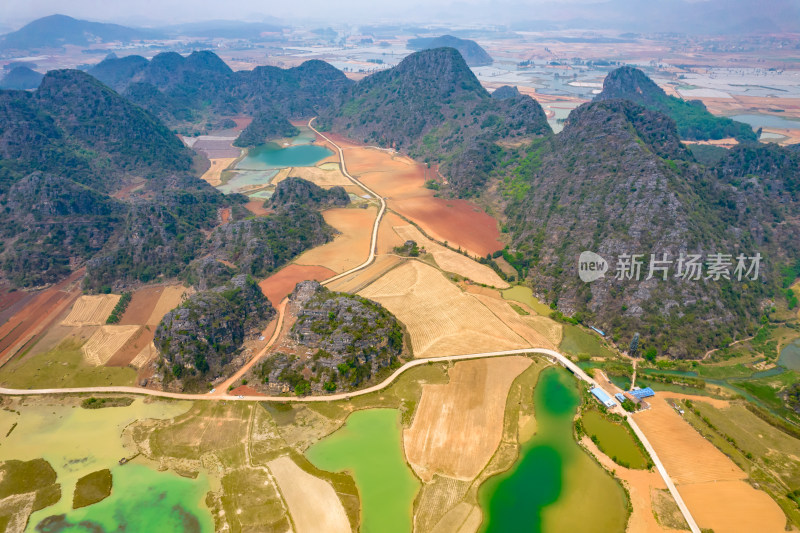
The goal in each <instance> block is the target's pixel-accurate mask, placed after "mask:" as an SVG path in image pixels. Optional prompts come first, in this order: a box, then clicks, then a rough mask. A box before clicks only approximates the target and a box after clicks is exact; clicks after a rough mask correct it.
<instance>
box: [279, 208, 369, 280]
mask: <svg viewBox="0 0 800 533" xmlns="http://www.w3.org/2000/svg"><path fill="white" fill-rule="evenodd" d="M376 215H377V209H376V208H375V207H369V208H367V209H357V208H350V209H348V208H338V209H328V210H327V211H325V212H323V213H322V216H323V217H324V218H325V222H327V223H328V224H330V225H331V226H333V227H334V228H336V229H337V230H338V231H339V232H340V234H339V235H336V236H335V237H334V239H333V241H331V242H329V243H327V244H323V245H322V246H317V247H315V248H312V249H311V250H308V251H306V252H304V253H303V254H302V255H301V256H300V257H298V258H297V260H296V261H295V262H296V263H297V264H298V265H316V266H322V267H325V268H329V269H330V270H333V271H334V272H336V273H339V272H345V271H346V270H349V269H351V268H353V267H356V266H358V265H360V264H361V263H363V262H364V261H365V260H366V259H367V256H368V255H369V245H370V239H371V237H372V225H373V223H374V222H375V216H376Z"/></svg>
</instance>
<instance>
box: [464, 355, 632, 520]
mask: <svg viewBox="0 0 800 533" xmlns="http://www.w3.org/2000/svg"><path fill="white" fill-rule="evenodd" d="M579 403H580V399H579V395H578V390H577V383H576V381H575V379H574V377H572V375H571V374H569V373H568V372H567V371H565V370H563V369H556V368H548V369H546V370H544V371H543V372H542V374H541V376H540V377H539V383H538V384H537V386H536V388H535V389H534V406H535V417H536V427H537V432H536V434H535V435H534V436H533V437H532V438H531V439H530V440H528V441H527V442H525V443H523V444H522V448H521V450H520V457H519V458H518V459H517V462H516V463H515V464H514V466H513V467H512V468H511V469H510V470H509V471H507V472H505V473H503V474H500V475H499V476H496V477H493V478H490V479H489V480H488V481H487V482H486V483H484V484H483V485H482V486H481V488H480V491H479V500H480V503H481V506H482V507H483V510H484V522H483V525H482V531H486V532H508V531H531V532H540V531H544V532H549V531H553V532H556V531H581V532H588V531H598V532H600V531H602V532H607V533H612V532H616V531H620V532H621V531H624V530H625V524H626V519H627V516H626V515H627V511H626V501H625V493H624V491H623V490H622V487H621V486H620V485H618V484H617V482H616V481H615V480H614V479H613V478H612V477H611V476H610V475H608V474H607V473H606V472H605V471H604V470H603V469H602V467H601V466H600V465H598V464H597V463H596V462H595V461H594V460H593V459H592V458H591V457H590V456H589V455H588V454H587V453H586V452H585V451H584V450H583V449H582V448H581V447H580V446H578V444H577V443H576V442H575V439H574V437H573V418H574V416H575V412H576V410H577V408H578V405H579Z"/></svg>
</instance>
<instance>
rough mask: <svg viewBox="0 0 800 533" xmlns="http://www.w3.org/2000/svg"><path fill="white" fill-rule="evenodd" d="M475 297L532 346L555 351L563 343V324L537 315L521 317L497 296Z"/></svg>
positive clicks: (483, 295) (476, 295)
mask: <svg viewBox="0 0 800 533" xmlns="http://www.w3.org/2000/svg"><path fill="white" fill-rule="evenodd" d="M474 297H475V298H477V299H478V300H480V301H481V302H482V303H483V305H485V306H486V307H487V308H488V309H489V310H490V311H492V312H493V313H494V314H495V315H496V316H497V317H498V318H500V320H502V321H503V323H504V324H506V325H507V326H508V327H510V328H511V329H512V330H514V332H515V333H516V334H517V335H519V336H520V337H522V338H523V339H525V340H526V341H528V342H529V343H530V344H531V346H536V347H537V348H550V349H551V350H554V349H555V348H556V346H558V344H559V343H560V342H561V324H559V323H558V322H556V321H555V320H553V319H551V318H547V317H543V316H537V315H528V316H520V314H519V313H518V312H517V311H516V310H515V309H514V308H513V307H511V305H509V303H508V302H507V301H505V300H503V299H500V298H498V297H495V296H488V295H486V294H475V295H474Z"/></svg>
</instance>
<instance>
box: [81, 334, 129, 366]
mask: <svg viewBox="0 0 800 533" xmlns="http://www.w3.org/2000/svg"><path fill="white" fill-rule="evenodd" d="M140 327H141V326H101V327H100V329H98V330H97V331H96V332H95V333H94V335H92V336H91V337H90V338H89V340H88V341H87V342H86V344H84V345H83V347H82V348H81V349H82V350H83V357H84V359H85V360H86V362H87V363H89V364H90V365H94V366H100V365H104V364H106V363H107V362H108V360H109V359H111V358H112V357H113V356H114V354H115V353H117V350H119V349H120V348H122V347H123V346H124V345H125V343H126V342H128V339H130V338H131V337H132V336H133V335H134V334H135V333H136V332H137V331H138V330H139V328H140Z"/></svg>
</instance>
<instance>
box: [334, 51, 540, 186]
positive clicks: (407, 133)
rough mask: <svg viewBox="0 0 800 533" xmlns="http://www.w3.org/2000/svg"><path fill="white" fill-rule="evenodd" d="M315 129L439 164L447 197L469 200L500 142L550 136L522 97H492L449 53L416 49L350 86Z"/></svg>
mask: <svg viewBox="0 0 800 533" xmlns="http://www.w3.org/2000/svg"><path fill="white" fill-rule="evenodd" d="M319 125H320V127H322V128H324V129H329V130H332V131H337V132H341V133H344V134H346V135H348V136H350V137H352V138H355V139H358V140H363V141H364V142H366V143H378V144H380V145H383V146H390V147H393V148H396V149H398V150H402V151H404V152H407V153H408V154H410V155H411V156H412V157H415V158H417V159H420V160H422V161H424V162H426V163H431V164H433V163H439V164H441V168H440V170H441V172H442V174H443V175H445V176H447V179H448V183H449V184H450V187H451V188H452V190H453V191H454V192H456V193H457V194H459V195H463V196H470V195H473V194H475V193H476V192H477V190H478V189H479V188H480V186H481V185H483V183H484V182H485V181H486V178H487V176H488V173H489V172H490V171H491V170H492V169H493V168H494V167H495V164H496V157H495V155H496V153H497V152H498V147H497V146H496V144H495V142H496V141H498V140H500V139H509V138H527V137H535V136H539V135H548V134H550V133H551V131H550V127H549V126H548V124H547V118H546V116H545V114H544V111H543V110H542V108H541V106H539V104H538V103H537V102H536V101H535V100H533V99H532V98H530V97H528V96H520V97H517V98H508V99H504V100H499V99H496V98H495V99H493V98H491V96H490V95H489V93H488V92H487V91H486V90H485V89H484V88H483V87H481V84H480V82H479V81H478V79H477V78H476V77H475V75H474V74H473V73H472V71H471V70H470V69H469V67H468V66H467V64H466V62H465V61H464V59H463V58H462V57H461V55H460V54H459V53H458V52H457V51H456V50H455V49H453V48H436V49H432V50H423V51H421V52H416V53H414V54H411V55H409V56H408V57H406V58H405V59H404V60H403V61H401V62H400V64H399V65H397V66H396V67H394V68H391V69H387V70H384V71H381V72H378V73H376V74H373V75H371V76H367V77H366V78H364V79H363V80H361V81H359V82H358V83H356V84H355V85H353V86H352V87H350V88H349V89H348V90H347V91H346V92H345V93H344V95H343V97H342V99H341V101H340V102H339V103H338V104H337V105H336V106H335V107H333V108H329V109H328V110H323V111H322V112H321V113H320V119H319Z"/></svg>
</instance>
